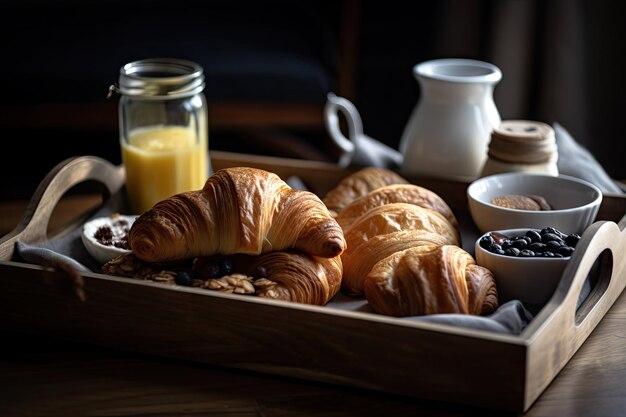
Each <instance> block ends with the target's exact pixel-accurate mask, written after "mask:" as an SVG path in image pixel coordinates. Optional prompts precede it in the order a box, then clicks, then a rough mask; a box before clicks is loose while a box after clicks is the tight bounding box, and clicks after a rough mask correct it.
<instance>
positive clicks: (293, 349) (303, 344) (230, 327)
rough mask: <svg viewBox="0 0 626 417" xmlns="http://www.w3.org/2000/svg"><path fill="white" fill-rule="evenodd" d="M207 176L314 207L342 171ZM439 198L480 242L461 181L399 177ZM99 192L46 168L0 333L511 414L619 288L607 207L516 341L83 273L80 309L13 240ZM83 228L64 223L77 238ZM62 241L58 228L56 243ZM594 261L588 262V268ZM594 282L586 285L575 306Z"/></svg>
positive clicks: (220, 156)
mask: <svg viewBox="0 0 626 417" xmlns="http://www.w3.org/2000/svg"><path fill="white" fill-rule="evenodd" d="M212 162H213V167H214V169H220V168H224V167H229V166H241V165H245V166H254V167H258V168H263V169H267V170H271V171H274V172H276V173H277V174H278V175H280V176H281V177H282V178H283V179H287V178H288V177H289V176H291V175H297V176H298V177H299V178H300V179H302V180H303V181H304V182H305V183H306V185H307V186H308V187H309V188H310V189H311V190H312V191H314V192H316V193H318V194H319V195H320V196H323V195H324V194H325V193H326V191H328V190H329V189H330V188H332V187H334V185H335V184H337V182H338V181H339V180H340V179H341V178H343V177H345V176H346V175H348V174H349V172H350V171H346V170H344V169H340V168H338V167H337V166H335V165H332V164H327V163H322V162H314V161H300V160H288V159H282V158H269V157H259V156H251V155H242V154H230V153H224V152H215V151H214V152H212ZM408 179H409V180H411V181H412V182H415V183H417V184H420V185H422V186H425V187H428V188H430V189H431V190H433V191H435V192H437V193H438V194H439V195H440V196H441V197H443V198H444V199H445V200H446V202H448V204H449V205H450V206H451V208H452V209H453V211H454V212H455V214H457V217H458V220H459V223H460V224H461V225H462V229H463V230H462V233H463V240H464V246H465V247H466V248H469V249H471V247H472V246H473V242H474V239H475V238H476V236H478V232H477V231H476V230H475V229H474V226H473V223H472V222H471V218H470V217H469V214H468V210H467V200H466V187H467V184H463V183H455V182H446V181H435V180H430V181H428V180H425V179H417V178H415V179H413V178H408ZM87 180H95V181H99V182H101V183H102V184H104V186H105V187H106V189H107V192H108V193H109V194H111V195H118V194H119V193H120V192H121V190H122V186H123V184H124V171H123V169H122V168H120V167H115V166H113V165H111V164H110V163H108V162H106V161H104V160H102V159H99V158H95V157H81V158H76V159H73V160H70V161H66V162H65V163H62V164H60V165H59V166H57V167H56V168H55V169H54V170H53V171H52V172H51V173H50V174H49V175H48V176H47V177H46V178H45V179H44V180H43V181H42V183H41V185H40V187H39V188H38V189H37V191H36V192H35V195H34V196H33V198H32V200H31V203H30V205H29V207H28V209H27V210H26V213H25V214H24V217H23V219H22V221H21V222H20V224H19V225H18V226H17V228H16V229H15V230H14V231H13V232H11V233H9V234H8V235H6V236H5V237H3V238H2V239H1V240H0V285H1V287H0V288H1V290H0V315H1V317H2V320H0V327H1V328H4V329H9V330H13V331H27V332H33V333H36V334H42V335H51V336H55V337H62V338H67V339H71V340H76V341H80V342H88V343H94V344H98V345H103V346H108V347H113V348H118V349H123V350H129V351H136V352H143V353H147V354H154V355H160V356H166V357H172V358H179V359H187V360H194V361H200V362H207V363H211V364H218V365H225V366H229V367H236V368H241V369H247V370H252V371H260V372H266V373H271V374H279V375H285V376H290V377H296V378H304V379H310V380H317V381H323V382H328V383H335V384H341V385H348V386H355V387H361V388H366V389H373V390H379V391H385V392H391V393H396V394H403V395H410V396H417V397H421V398H428V399H434V400H442V401H449V402H455V403H461V404H469V405H474V406H480V407H488V408H493V409H499V410H505V411H513V412H522V411H525V410H527V409H528V408H529V407H530V406H531V405H532V403H533V402H534V401H535V400H536V399H537V398H538V397H539V395H540V394H541V393H542V392H543V390H544V389H545V388H546V387H547V386H548V384H549V383H550V382H551V381H552V380H553V379H554V377H555V376H556V375H557V374H558V373H559V371H560V370H561V369H562V368H563V366H565V364H566V363H567V362H568V360H569V359H570V358H571V357H572V355H574V353H575V352H576V350H577V349H578V348H579V347H580V346H581V345H582V343H583V342H584V341H585V340H586V338H587V337H588V336H589V334H590V333H591V332H592V331H593V329H594V328H595V327H596V325H597V324H598V322H599V321H600V320H601V319H602V317H603V316H604V315H605V313H606V312H607V311H608V309H609V308H610V307H611V305H612V304H613V303H614V302H615V300H616V299H617V297H618V296H619V295H620V294H621V292H622V291H623V289H624V287H625V286H626V267H625V265H626V261H625V260H624V257H623V256H621V255H622V254H623V253H625V251H626V232H624V231H623V229H624V227H625V226H626V217H624V218H622V216H623V215H624V213H626V198H624V197H618V196H605V197H604V199H603V203H602V207H601V210H600V213H599V215H598V219H599V220H598V221H597V222H596V223H594V224H593V225H592V226H590V227H589V228H588V229H587V230H586V231H585V233H584V234H583V236H582V238H581V241H580V243H579V244H578V246H577V250H576V252H575V254H574V255H573V257H572V259H571V260H570V262H569V264H568V266H567V267H566V269H565V271H564V273H563V277H562V280H561V282H560V284H559V286H558V288H557V290H556V291H555V294H554V296H553V297H552V299H551V300H550V301H549V302H548V303H547V305H545V306H544V307H543V309H542V310H541V311H540V312H539V313H538V315H537V316H536V317H535V318H534V319H533V321H532V322H531V323H530V325H529V326H528V327H527V328H526V329H525V330H524V332H523V333H522V334H521V335H520V336H512V335H502V334H496V333H490V332H485V331H477V330H470V329H465V328H459V327H452V326H447V325H440V324H432V323H424V322H414V321H405V320H400V319H397V318H394V317H385V316H380V315H375V314H370V313H363V312H357V311H344V310H338V309H334V308H329V307H318V306H309V305H303V304H296V303H289V302H283V301H276V300H269V299H263V298H257V297H246V296H240V295H231V294H223V293H219V292H212V291H207V290H203V289H196V288H188V287H172V286H165V285H161V284H158V283H154V282H148V281H139V280H134V279H127V278H121V277H120V278H118V277H112V276H107V275H103V274H96V273H85V274H83V280H84V289H85V292H86V295H87V299H86V301H80V300H79V299H78V298H77V297H75V293H74V292H73V291H72V290H71V289H72V287H71V285H69V283H68V278H67V275H65V274H63V273H59V272H56V271H53V270H51V269H48V268H44V267H41V266H37V265H31V264H25V263H20V262H15V261H12V260H11V259H12V256H13V248H14V243H15V242H16V241H17V240H20V241H23V242H27V243H33V242H39V241H44V240H46V239H47V236H46V230H47V225H48V220H49V218H50V215H51V213H52V211H53V209H54V207H55V206H56V204H57V202H58V201H59V199H60V198H61V197H62V196H63V195H64V194H65V193H66V192H67V190H69V189H70V188H72V187H73V186H75V185H76V184H78V183H80V182H83V181H87ZM79 225H80V224H76V225H74V227H78V226H79ZM68 231H69V228H68V230H67V231H66V232H68ZM596 261H597V262H596ZM590 272H592V273H593V274H596V275H597V281H596V282H597V283H596V284H595V286H594V287H593V288H592V291H591V294H590V295H589V296H588V297H587V299H586V300H585V301H584V302H583V304H582V305H581V306H580V307H579V308H577V300H578V296H579V294H580V292H581V288H582V286H583V284H584V282H585V280H586V278H587V276H588V275H589V274H590Z"/></svg>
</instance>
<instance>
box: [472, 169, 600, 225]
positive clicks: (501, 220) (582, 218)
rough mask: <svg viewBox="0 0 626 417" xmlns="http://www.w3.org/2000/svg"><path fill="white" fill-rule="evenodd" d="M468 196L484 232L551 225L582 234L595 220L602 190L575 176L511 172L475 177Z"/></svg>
mask: <svg viewBox="0 0 626 417" xmlns="http://www.w3.org/2000/svg"><path fill="white" fill-rule="evenodd" d="M467 198H468V205H469V209H470V214H471V215H472V219H473V220H474V223H475V224H476V226H477V227H478V229H479V230H480V231H481V232H482V233H486V232H489V231H492V230H504V229H519V228H523V227H527V228H536V229H541V228H543V227H546V226H547V225H549V226H552V227H555V228H556V229H559V230H562V231H566V232H568V233H578V234H582V233H583V232H584V231H585V229H586V228H587V227H589V226H590V225H591V224H592V223H593V222H594V220H595V217H596V214H597V213H598V210H599V208H600V203H601V202H602V192H601V191H600V189H599V188H598V187H596V186H595V185H593V184H591V183H589V182H587V181H584V180H581V179H578V178H574V177H569V176H564V175H560V176H551V175H544V174H537V173H526V172H510V173H504V174H496V175H491V176H487V177H482V178H479V179H477V180H475V181H474V182H472V183H471V184H470V185H469V187H468V188H467Z"/></svg>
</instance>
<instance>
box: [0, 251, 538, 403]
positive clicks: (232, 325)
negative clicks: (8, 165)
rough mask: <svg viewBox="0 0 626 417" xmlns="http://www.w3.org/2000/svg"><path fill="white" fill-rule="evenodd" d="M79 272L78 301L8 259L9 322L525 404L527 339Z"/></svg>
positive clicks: (4, 309) (449, 395) (306, 373)
mask: <svg viewBox="0 0 626 417" xmlns="http://www.w3.org/2000/svg"><path fill="white" fill-rule="evenodd" d="M84 279H85V291H86V294H87V301H85V302H81V301H79V300H78V299H77V298H75V297H74V296H73V294H72V292H71V291H68V285H67V282H66V281H65V280H66V277H64V276H63V275H61V274H59V273H55V272H52V271H47V270H44V269H42V268H39V267H37V266H31V265H28V266H23V265H21V264H16V263H13V262H4V263H1V264H0V285H1V287H2V288H3V290H2V291H1V292H0V315H1V317H2V321H1V323H2V327H4V328H9V329H11V330H22V331H23V330H28V331H30V332H34V333H37V334H44V335H52V336H55V337H62V338H67V339H71V340H76V341H82V342H88V343H94V344H98V345H103V346H108V347H113V348H118V349H123V350H130V351H136V352H143V353H148V354H154V355H159V356H166V357H172V358H178V359H188V360H194V361H201V362H207V363H211V364H217V365H225V366H229V367H236V368H242V369H248V370H253V371H260V372H265V373H271V374H278V375H283V376H288V377H296V378H304V379H309V380H316V381H322V382H328V383H334V384H340V385H347V386H355V387H361V388H366V389H373V390H377V391H384V392H391V393H395V394H403V395H410V396H416V397H421V398H428V399H434V400H442V401H447V402H457V403H463V404H471V405H474V406H480V407H489V408H495V409H500V410H508V411H517V412H519V411H521V409H522V407H523V398H524V387H525V380H524V378H525V357H526V347H525V346H524V344H523V343H520V341H519V340H516V339H515V338H513V337H509V336H499V335H491V334H488V333H484V334H480V333H478V334H477V333H476V332H473V333H472V332H468V331H463V329H455V328H449V327H448V328H446V326H437V325H424V324H423V323H422V325H421V326H420V325H417V323H411V322H408V323H407V322H404V321H400V320H398V319H395V318H388V317H382V316H375V315H372V314H366V313H354V312H343V311H339V310H334V309H330V308H323V307H315V306H305V305H298V304H294V303H285V302H277V301H273V300H262V299H254V298H247V297H241V296H237V295H235V296H233V295H228V294H219V293H212V292H207V291H205V290H196V289H179V288H175V287H167V286H162V285H159V284H152V283H145V282H142V281H135V280H128V279H123V278H119V279H118V278H114V277H106V276H102V275H98V274H91V275H86V276H85V277H84ZM496 359H497V360H496ZM503 364H506V365H505V366H503Z"/></svg>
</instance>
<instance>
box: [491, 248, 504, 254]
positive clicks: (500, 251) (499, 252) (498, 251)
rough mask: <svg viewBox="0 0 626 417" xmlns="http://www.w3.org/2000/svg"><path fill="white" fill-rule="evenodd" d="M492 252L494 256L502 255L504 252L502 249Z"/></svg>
mask: <svg viewBox="0 0 626 417" xmlns="http://www.w3.org/2000/svg"><path fill="white" fill-rule="evenodd" d="M492 252H493V253H495V254H496V255H504V251H503V250H502V249H496V250H494V251H492Z"/></svg>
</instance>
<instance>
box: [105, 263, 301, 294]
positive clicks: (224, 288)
mask: <svg viewBox="0 0 626 417" xmlns="http://www.w3.org/2000/svg"><path fill="white" fill-rule="evenodd" d="M219 271H222V272H223V273H225V274H224V275H223V276H219V277H217V275H221V273H220V272H219ZM102 272H103V273H105V274H107V275H115V276H121V277H126V278H135V279H141V280H148V281H155V282H160V283H162V284H169V285H184V286H191V287H198V288H206V289H209V290H215V291H221V292H225V293H231V294H233V293H234V294H247V295H257V296H260V297H268V298H279V299H289V293H288V292H287V290H286V289H285V288H283V287H281V286H279V285H278V283H277V282H275V281H272V280H270V279H268V278H267V277H265V276H259V274H255V275H256V276H250V275H246V274H241V273H237V272H233V271H232V267H227V268H217V270H216V272H215V273H214V274H213V275H215V277H214V278H208V277H207V276H206V273H205V272H204V271H203V272H204V273H201V274H197V273H195V272H194V271H193V269H192V266H191V265H178V266H172V265H166V266H163V265H159V264H150V263H146V262H143V261H141V260H140V259H139V258H137V256H135V254H134V253H132V252H130V253H126V254H123V255H121V256H118V257H117V258H115V259H112V260H111V261H109V262H107V263H106V264H104V265H103V266H102Z"/></svg>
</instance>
